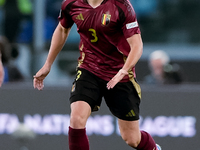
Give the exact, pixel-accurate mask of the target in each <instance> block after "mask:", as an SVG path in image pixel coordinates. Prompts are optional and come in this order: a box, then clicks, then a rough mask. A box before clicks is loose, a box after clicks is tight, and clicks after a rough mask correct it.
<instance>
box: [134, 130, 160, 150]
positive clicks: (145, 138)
mask: <svg viewBox="0 0 200 150" xmlns="http://www.w3.org/2000/svg"><path fill="white" fill-rule="evenodd" d="M136 149H137V150H156V143H155V141H154V140H153V138H152V137H151V135H150V134H149V133H147V132H145V131H141V141H140V144H139V145H138V147H137V148H136Z"/></svg>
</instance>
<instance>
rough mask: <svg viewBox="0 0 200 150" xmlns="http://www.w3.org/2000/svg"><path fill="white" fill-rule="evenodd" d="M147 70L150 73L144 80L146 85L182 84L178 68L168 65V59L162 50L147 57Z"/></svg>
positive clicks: (177, 66) (176, 65) (175, 65)
mask: <svg viewBox="0 0 200 150" xmlns="http://www.w3.org/2000/svg"><path fill="white" fill-rule="evenodd" d="M148 65H149V69H150V71H151V73H150V74H149V75H147V76H146V77H145V79H144V82H145V83H148V84H177V83H181V82H182V77H181V74H180V66H179V65H178V64H170V58H169V56H168V55H167V53H165V52H164V51H162V50H157V51H154V52H152V53H151V54H150V57H149V62H148Z"/></svg>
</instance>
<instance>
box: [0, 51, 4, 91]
mask: <svg viewBox="0 0 200 150" xmlns="http://www.w3.org/2000/svg"><path fill="white" fill-rule="evenodd" d="M3 80H4V69H3V64H2V61H1V51H0V87H1V85H2V83H3Z"/></svg>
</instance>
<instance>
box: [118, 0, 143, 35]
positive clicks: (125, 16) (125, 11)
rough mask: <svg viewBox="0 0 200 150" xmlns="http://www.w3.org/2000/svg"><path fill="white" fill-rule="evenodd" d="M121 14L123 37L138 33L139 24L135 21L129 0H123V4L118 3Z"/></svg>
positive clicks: (134, 14)
mask: <svg viewBox="0 0 200 150" xmlns="http://www.w3.org/2000/svg"><path fill="white" fill-rule="evenodd" d="M120 8H121V10H122V12H121V13H122V15H120V16H121V18H120V20H121V21H122V30H123V33H124V36H125V38H129V37H131V36H132V35H134V34H140V33H141V32H140V28H139V24H138V22H137V18H136V13H135V11H134V8H133V6H132V5H131V3H130V2H129V0H124V4H123V5H120Z"/></svg>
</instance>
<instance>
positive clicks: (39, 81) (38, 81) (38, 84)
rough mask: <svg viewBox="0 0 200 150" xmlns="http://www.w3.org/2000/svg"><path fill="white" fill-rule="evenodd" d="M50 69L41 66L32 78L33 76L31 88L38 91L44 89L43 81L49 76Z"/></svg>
mask: <svg viewBox="0 0 200 150" xmlns="http://www.w3.org/2000/svg"><path fill="white" fill-rule="evenodd" d="M49 72H50V68H47V67H45V66H43V67H42V68H41V69H40V70H39V71H38V72H37V73H36V74H35V75H34V76H33V78H34V79H33V87H34V88H35V89H38V90H42V89H43V88H44V79H45V77H46V76H47V75H48V74H49Z"/></svg>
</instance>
